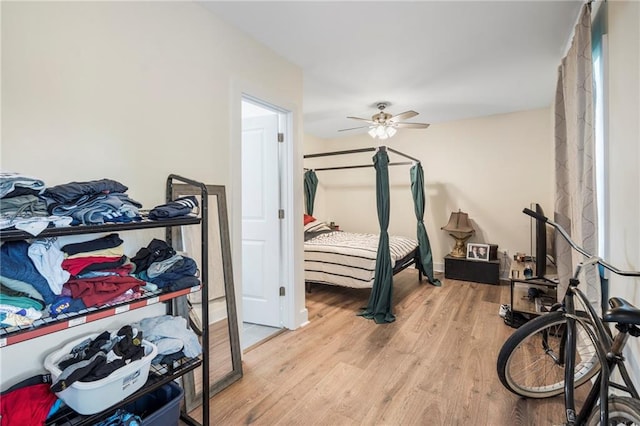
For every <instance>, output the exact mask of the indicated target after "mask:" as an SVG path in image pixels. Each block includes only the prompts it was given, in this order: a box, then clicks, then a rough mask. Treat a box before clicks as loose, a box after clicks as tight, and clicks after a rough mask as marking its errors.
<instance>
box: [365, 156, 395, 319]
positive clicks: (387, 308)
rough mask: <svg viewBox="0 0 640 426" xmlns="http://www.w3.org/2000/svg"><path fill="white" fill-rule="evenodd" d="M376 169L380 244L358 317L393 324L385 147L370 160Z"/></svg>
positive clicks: (387, 160) (387, 158)
mask: <svg viewBox="0 0 640 426" xmlns="http://www.w3.org/2000/svg"><path fill="white" fill-rule="evenodd" d="M373 164H374V167H375V169H376V202H377V206H378V222H379V223H380V241H379V242H378V256H377V258H376V270H375V277H374V280H373V288H372V289H371V295H370V296H369V302H368V303H367V307H366V308H365V309H364V311H363V312H361V313H360V314H359V315H362V316H363V317H365V318H368V319H373V320H374V321H375V322H376V323H377V324H384V323H388V322H393V321H395V320H396V317H395V316H394V315H393V312H392V309H391V301H392V296H393V294H392V293H393V268H392V267H391V254H390V252H389V233H388V232H387V230H388V228H389V208H390V203H389V156H388V155H387V150H386V148H385V147H380V149H379V150H378V152H377V153H376V155H375V156H374V157H373Z"/></svg>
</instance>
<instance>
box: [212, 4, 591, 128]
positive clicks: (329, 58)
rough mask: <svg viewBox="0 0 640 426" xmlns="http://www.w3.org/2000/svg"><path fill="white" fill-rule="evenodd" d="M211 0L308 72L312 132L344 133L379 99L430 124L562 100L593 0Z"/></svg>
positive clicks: (307, 107) (306, 105)
mask: <svg viewBox="0 0 640 426" xmlns="http://www.w3.org/2000/svg"><path fill="white" fill-rule="evenodd" d="M202 4H203V5H204V6H205V7H206V8H208V9H209V10H211V11H212V12H214V13H215V14H216V15H218V16H219V17H220V18H221V19H223V20H225V21H227V22H229V23H230V24H232V25H234V26H236V27H238V28H240V29H241V30H243V31H244V32H246V33H248V34H249V35H251V36H252V37H253V38H255V39H257V40H258V41H260V42H261V43H263V44H265V45H266V46H268V47H270V48H271V49H272V50H274V51H275V52H277V53H278V54H279V55H281V56H283V57H284V58H286V59H288V60H289V61H291V62H292V63H294V64H296V65H298V66H299V67H300V68H302V70H303V75H304V108H303V111H304V131H305V133H309V134H311V135H314V136H316V137H320V138H333V137H340V136H348V135H353V134H357V133H358V132H361V133H364V132H366V130H367V129H366V128H365V129H361V130H355V131H348V132H338V129H343V128H350V127H356V126H358V125H360V123H358V122H357V121H354V120H349V119H347V118H346V117H347V116H358V117H365V118H369V117H371V115H373V114H374V113H376V112H377V110H376V108H375V104H376V103H377V102H379V101H387V102H390V103H391V106H390V107H389V108H387V111H386V112H390V113H392V114H397V113H400V112H403V111H406V110H415V111H417V112H419V113H420V115H419V116H417V117H416V118H414V119H412V120H407V121H415V122H427V123H437V122H444V121H452V120H459V119H464V118H471V117H481V116H487V115H493V114H500V113H507V112H512V111H519V110H527V109H534V108H541V107H546V106H548V105H550V104H551V102H552V99H553V94H554V92H555V84H556V70H557V67H558V65H559V64H560V60H561V58H562V56H563V55H564V52H565V49H566V46H567V42H568V40H569V37H570V36H571V33H572V29H573V26H574V24H575V21H576V19H577V16H578V13H579V10H580V7H581V5H582V4H583V1H575V0H571V1H538V0H535V1H429V2H426V1H413V2H398V1H378V2H362V1H343V2H335V1H326V2H311V1H296V2H292V1H282V2H272V1H257V2H246V1H240V2H238V1H236V2H231V1H229V2H217V1H215V2H211V1H205V2H203V3H202ZM403 131H411V132H422V131H424V130H403ZM427 131H428V130H427Z"/></svg>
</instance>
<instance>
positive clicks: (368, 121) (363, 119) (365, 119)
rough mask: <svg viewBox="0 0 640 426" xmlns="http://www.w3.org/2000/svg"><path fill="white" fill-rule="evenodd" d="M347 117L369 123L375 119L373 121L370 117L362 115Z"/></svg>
mask: <svg viewBox="0 0 640 426" xmlns="http://www.w3.org/2000/svg"><path fill="white" fill-rule="evenodd" d="M347 118H350V119H352V120H360V121H366V122H367V123H369V124H373V121H371V120H370V119H368V118H360V117H347Z"/></svg>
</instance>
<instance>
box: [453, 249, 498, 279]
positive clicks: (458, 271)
mask: <svg viewBox="0 0 640 426" xmlns="http://www.w3.org/2000/svg"><path fill="white" fill-rule="evenodd" d="M444 277H445V278H450V279H452V280H461V281H474V282H478V283H486V284H500V261H499V260H489V261H482V260H473V259H465V258H464V257H453V256H451V255H446V256H445V257H444Z"/></svg>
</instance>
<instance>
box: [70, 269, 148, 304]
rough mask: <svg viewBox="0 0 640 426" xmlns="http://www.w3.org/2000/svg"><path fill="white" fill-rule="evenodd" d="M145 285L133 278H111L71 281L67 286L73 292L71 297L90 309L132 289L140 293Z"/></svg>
mask: <svg viewBox="0 0 640 426" xmlns="http://www.w3.org/2000/svg"><path fill="white" fill-rule="evenodd" d="M145 284H146V283H145V282H144V281H141V280H139V279H137V278H134V277H131V276H126V277H118V276H109V277H96V278H85V279H71V280H69V281H68V282H67V283H66V284H65V286H66V287H67V288H68V289H69V290H70V291H71V297H73V298H74V299H82V302H83V303H84V304H85V305H86V306H87V307H90V306H101V305H104V304H105V303H107V302H108V301H110V300H112V299H114V298H115V297H118V296H120V295H121V294H123V293H124V292H125V291H127V290H129V289H130V288H132V289H134V290H135V291H138V290H139V288H140V287H141V286H143V285H145Z"/></svg>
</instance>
